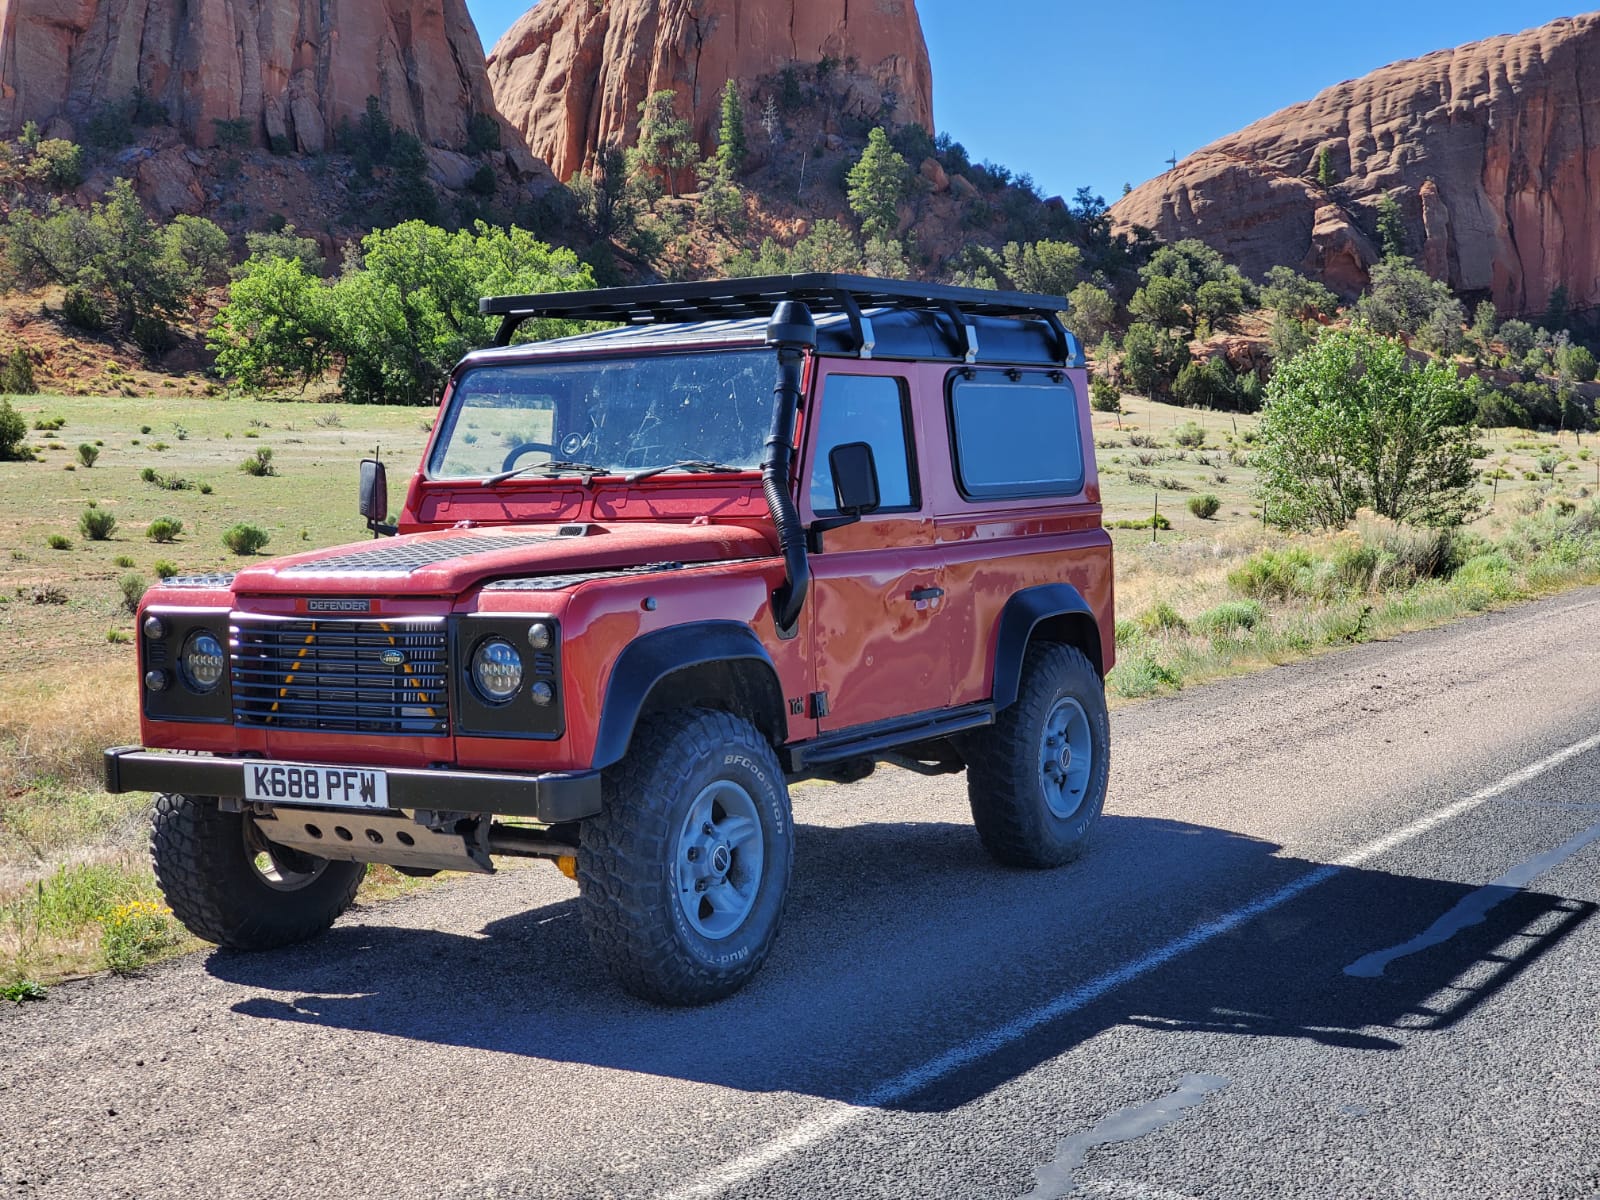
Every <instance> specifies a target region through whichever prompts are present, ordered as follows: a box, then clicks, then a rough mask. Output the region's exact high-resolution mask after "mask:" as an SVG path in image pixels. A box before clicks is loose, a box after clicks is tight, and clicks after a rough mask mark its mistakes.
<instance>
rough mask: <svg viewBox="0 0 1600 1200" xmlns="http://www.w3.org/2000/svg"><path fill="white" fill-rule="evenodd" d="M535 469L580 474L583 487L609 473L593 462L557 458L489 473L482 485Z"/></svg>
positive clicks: (561, 473) (552, 472)
mask: <svg viewBox="0 0 1600 1200" xmlns="http://www.w3.org/2000/svg"><path fill="white" fill-rule="evenodd" d="M535 471H543V472H544V473H545V474H546V475H582V476H583V485H584V486H585V487H588V486H589V483H590V482H591V481H592V480H593V479H594V477H595V476H596V475H608V474H610V470H609V468H606V467H597V466H595V465H594V464H593V463H581V462H564V461H560V460H558V461H556V462H542V463H533V464H532V465H530V466H526V467H516V468H514V469H513V470H510V471H501V472H500V473H499V474H498V475H491V476H489V477H488V478H487V479H485V480H484V481H483V485H482V486H484V487H493V486H494V485H495V484H497V483H504V482H505V481H506V480H508V479H515V478H516V477H517V476H518V475H529V474H532V473H533V472H535Z"/></svg>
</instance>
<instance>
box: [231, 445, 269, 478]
mask: <svg viewBox="0 0 1600 1200" xmlns="http://www.w3.org/2000/svg"><path fill="white" fill-rule="evenodd" d="M239 470H241V471H243V472H244V473H245V474H246V475H255V476H258V477H259V476H266V475H276V474H277V473H278V469H277V468H276V467H274V466H273V465H272V447H271V446H263V447H261V449H259V450H257V451H256V452H255V453H254V454H252V455H251V456H250V457H249V458H247V459H245V460H244V461H243V462H242V463H240V464H239Z"/></svg>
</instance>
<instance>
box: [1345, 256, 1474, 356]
mask: <svg viewBox="0 0 1600 1200" xmlns="http://www.w3.org/2000/svg"><path fill="white" fill-rule="evenodd" d="M1356 311H1357V312H1358V313H1359V314H1360V315H1361V319H1362V320H1363V321H1365V322H1366V324H1367V325H1368V326H1369V327H1370V328H1371V329H1372V331H1373V332H1374V333H1380V334H1383V335H1385V336H1395V335H1397V334H1404V335H1406V336H1407V337H1413V336H1416V335H1417V334H1419V333H1421V332H1422V331H1423V330H1424V329H1425V328H1428V327H1433V328H1434V331H1435V334H1436V335H1438V336H1441V337H1442V336H1443V332H1444V330H1445V328H1446V326H1448V325H1449V323H1451V322H1454V324H1455V325H1456V326H1457V331H1458V333H1459V326H1460V324H1461V322H1462V321H1463V320H1464V319H1465V313H1464V311H1463V310H1462V307H1461V301H1459V300H1457V299H1456V297H1455V294H1454V293H1453V292H1451V290H1450V287H1449V285H1448V284H1445V283H1442V282H1440V281H1439V280H1437V279H1432V278H1430V277H1429V276H1428V275H1427V273H1426V272H1424V271H1422V270H1421V269H1420V268H1418V267H1417V266H1415V265H1414V264H1413V263H1412V262H1411V261H1410V260H1409V259H1405V258H1386V259H1384V261H1383V262H1381V263H1378V264H1377V265H1375V266H1374V267H1373V268H1372V286H1371V288H1370V289H1369V290H1368V292H1367V294H1366V295H1364V296H1362V297H1361V299H1360V300H1359V301H1357V302H1356ZM1446 340H1448V339H1446Z"/></svg>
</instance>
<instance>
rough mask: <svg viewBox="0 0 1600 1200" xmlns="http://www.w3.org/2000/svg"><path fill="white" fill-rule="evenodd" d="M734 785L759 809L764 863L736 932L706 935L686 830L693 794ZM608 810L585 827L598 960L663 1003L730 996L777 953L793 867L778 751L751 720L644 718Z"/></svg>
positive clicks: (589, 914) (588, 912)
mask: <svg viewBox="0 0 1600 1200" xmlns="http://www.w3.org/2000/svg"><path fill="white" fill-rule="evenodd" d="M724 780H727V781H732V782H734V783H737V784H738V785H739V787H740V788H742V789H744V790H745V792H746V793H747V794H748V796H749V798H750V799H751V800H752V801H753V802H754V809H755V812H756V814H757V816H756V819H757V822H758V824H759V826H760V837H761V838H762V843H763V844H762V865H761V869H760V872H759V882H758V883H756V885H755V890H754V902H753V905H752V906H751V907H750V909H749V911H748V914H747V915H746V916H744V918H743V919H742V923H740V924H739V925H738V926H737V927H736V928H735V929H733V930H732V931H731V932H730V933H728V934H727V935H725V936H722V937H720V938H717V939H714V940H713V939H708V938H706V937H704V936H702V935H701V933H700V932H699V931H698V930H697V929H695V928H694V927H693V926H692V925H691V923H690V918H689V917H688V916H687V915H686V914H685V911H684V906H683V903H682V902H680V899H679V892H678V889H679V887H680V884H681V880H680V878H679V870H680V859H679V855H680V852H681V851H682V845H681V841H680V839H681V834H680V829H681V827H682V826H683V823H684V821H685V819H686V818H687V816H688V814H689V812H690V810H691V809H692V808H693V806H694V805H695V803H696V798H697V797H699V796H701V795H702V794H704V793H705V792H706V790H707V789H708V788H711V787H712V786H713V785H714V784H717V783H719V782H720V781H724ZM602 790H603V794H604V801H605V807H604V810H603V811H602V812H601V814H600V815H599V816H597V817H592V818H590V819H589V820H587V821H585V822H584V825H583V832H582V835H581V841H580V845H579V848H578V887H579V894H580V896H581V910H582V913H583V923H584V928H585V930H586V931H587V933H588V935H589V944H590V945H591V946H592V947H593V949H594V953H595V956H596V957H597V958H598V959H599V960H600V961H601V963H603V964H604V966H605V967H606V969H607V970H608V971H610V973H611V975H612V976H613V977H614V978H615V979H616V980H617V982H618V983H619V984H620V985H621V986H622V987H623V988H624V989H625V990H626V991H628V992H631V993H632V994H633V995H635V996H638V997H640V998H642V999H645V1000H650V1001H653V1002H655V1003H658V1004H668V1005H680V1006H681V1005H694V1004H707V1003H710V1002H711V1001H714V1000H720V999H722V998H723V997H725V996H728V995H731V994H732V993H734V992H736V991H738V990H739V989H740V988H741V987H743V986H744V985H745V984H746V983H747V982H749V980H750V979H751V977H752V976H754V975H755V973H756V972H757V971H758V970H760V968H761V965H762V963H764V962H765V961H766V958H767V955H768V953H769V952H770V951H771V949H772V943H773V940H774V939H775V938H776V936H777V933H778V926H779V925H780V923H781V922H782V919H783V909H784V904H785V901H786V900H787V898H788V891H789V877H790V875H791V874H792V873H793V869H794V823H793V820H792V818H791V815H790V808H789V789H788V785H787V783H786V782H785V780H784V777H783V771H782V769H781V768H780V767H779V765H778V759H777V756H776V755H775V754H774V753H773V751H772V747H771V746H770V745H768V744H767V741H766V739H765V738H763V737H762V736H761V734H760V733H759V732H758V731H757V730H756V729H755V727H754V726H752V725H751V724H750V723H749V722H748V721H745V720H742V719H740V718H739V717H736V716H733V715H732V714H730V713H725V712H719V711H716V710H713V709H688V710H686V711H684V712H680V713H672V714H663V715H660V716H655V717H651V718H648V719H646V720H644V721H641V722H640V724H639V727H638V729H637V730H635V732H634V736H633V741H632V745H631V747H630V749H629V751H628V755H627V757H626V758H625V759H623V761H622V762H620V763H619V764H617V765H616V766H615V767H612V768H610V769H609V770H607V771H606V772H605V774H604V776H603V777H602Z"/></svg>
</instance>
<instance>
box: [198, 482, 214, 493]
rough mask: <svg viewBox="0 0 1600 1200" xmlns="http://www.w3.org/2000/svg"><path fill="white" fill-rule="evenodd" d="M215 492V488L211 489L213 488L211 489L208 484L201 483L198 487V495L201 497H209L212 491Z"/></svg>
mask: <svg viewBox="0 0 1600 1200" xmlns="http://www.w3.org/2000/svg"><path fill="white" fill-rule="evenodd" d="M215 490H216V489H215V488H213V487H212V486H211V485H210V484H209V483H202V484H201V485H200V494H201V495H202V496H209V495H211V493H212V492H214V491H215Z"/></svg>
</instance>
